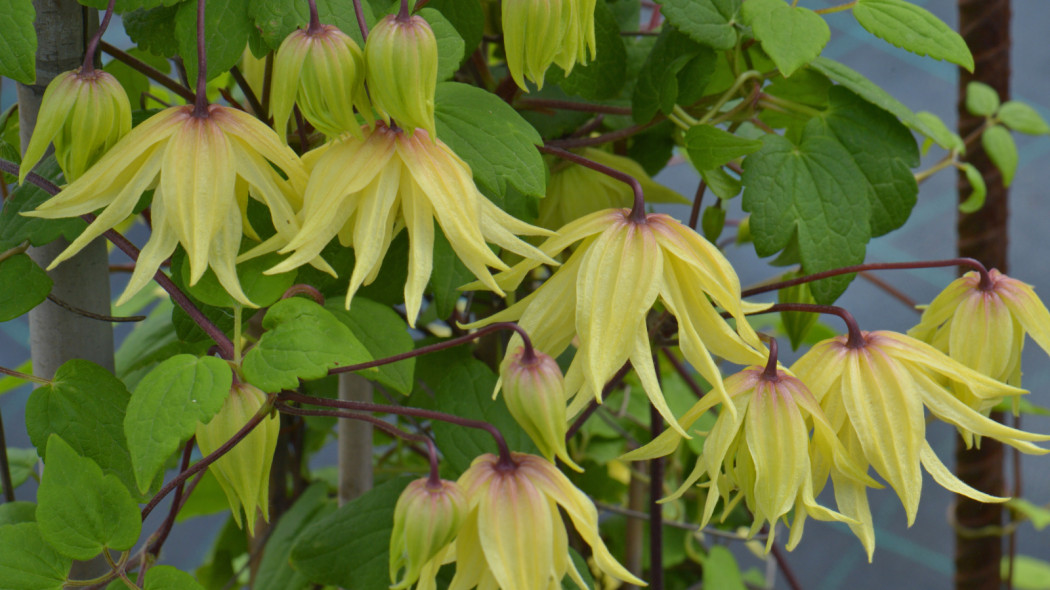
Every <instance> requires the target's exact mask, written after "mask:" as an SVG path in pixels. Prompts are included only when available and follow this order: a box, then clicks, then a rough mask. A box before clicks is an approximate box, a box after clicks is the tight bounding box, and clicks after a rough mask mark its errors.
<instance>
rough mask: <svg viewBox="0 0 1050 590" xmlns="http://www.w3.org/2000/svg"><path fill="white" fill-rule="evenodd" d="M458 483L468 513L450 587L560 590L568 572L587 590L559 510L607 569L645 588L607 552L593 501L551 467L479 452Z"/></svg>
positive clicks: (531, 460)
mask: <svg viewBox="0 0 1050 590" xmlns="http://www.w3.org/2000/svg"><path fill="white" fill-rule="evenodd" d="M459 484H460V486H461V487H462V488H463V492H464V493H465V494H466V496H467V502H468V511H469V512H468V514H467V516H466V518H465V519H464V521H463V526H462V528H461V529H460V532H459V536H458V537H457V538H456V546H455V559H456V575H455V577H453V578H452V583H451V584H450V585H449V590H469V589H470V588H492V589H495V588H502V589H503V590H537V589H540V590H555V589H559V588H561V587H562V578H564V577H565V575H566V574H568V575H569V577H570V579H572V580H573V582H575V583H576V585H577V586H578V587H579V588H580V589H581V590H584V589H586V588H587V585H586V583H585V582H584V581H583V579H582V577H581V576H580V573H579V572H578V571H577V570H576V566H575V565H574V564H573V563H572V558H571V557H570V556H569V542H568V535H567V533H566V531H565V525H564V521H563V520H562V517H561V514H559V508H560V509H561V510H564V511H565V514H566V515H568V517H569V520H571V521H572V524H573V526H574V527H575V528H576V532H577V533H578V534H579V536H580V538H582V539H583V541H584V542H585V543H587V544H588V545H589V546H590V548H591V552H592V554H593V556H594V562H595V564H596V565H597V566H598V568H599V569H600V570H601V571H602V572H604V573H605V574H607V575H609V576H611V577H613V578H615V579H617V580H621V581H623V582H627V583H629V584H635V585H638V586H644V585H645V582H643V581H642V580H639V579H638V578H636V577H635V576H634V575H632V574H631V573H630V572H629V571H627V570H626V569H625V568H624V567H623V566H622V565H620V563H619V562H618V561H616V558H614V557H613V556H612V554H611V553H609V549H608V548H607V547H606V546H605V542H604V541H602V538H601V536H600V535H599V532H598V510H597V509H596V508H595V507H594V503H593V502H592V501H591V499H590V498H588V497H587V495H586V494H584V493H583V492H581V491H580V490H579V489H578V488H576V486H574V485H573V484H572V482H570V481H569V480H568V478H566V477H565V475H564V474H563V473H562V472H561V471H559V470H558V468H557V467H555V466H554V465H553V464H551V463H550V462H548V461H546V460H544V459H541V458H540V457H537V456H535V455H526V454H523V453H512V461H511V464H504V463H502V462H501V461H500V460H499V458H497V457H496V456H494V455H482V456H480V457H478V458H477V459H475V460H474V462H473V463H472V464H471V466H470V468H469V469H467V470H466V471H465V472H463V475H461V476H460V478H459Z"/></svg>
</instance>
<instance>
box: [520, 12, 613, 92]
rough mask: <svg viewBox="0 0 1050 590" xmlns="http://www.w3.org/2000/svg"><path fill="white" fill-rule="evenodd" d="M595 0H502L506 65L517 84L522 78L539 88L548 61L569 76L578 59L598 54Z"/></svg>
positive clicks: (526, 89)
mask: <svg viewBox="0 0 1050 590" xmlns="http://www.w3.org/2000/svg"><path fill="white" fill-rule="evenodd" d="M595 4H596V0H505V1H504V2H503V47H504V50H505V51H506V54H507V69H508V70H510V75H511V77H512V78H514V82H515V83H516V84H517V85H518V87H519V88H521V89H522V90H525V91H526V92H528V86H527V85H526V84H525V78H526V77H527V78H528V79H529V80H532V81H533V82H534V83H536V86H537V87H538V88H540V89H542V88H543V77H544V75H545V74H546V73H547V69H548V68H550V67H551V64H554V63H556V64H558V66H559V67H560V68H561V69H562V70H564V71H565V75H566V76H568V75H569V73H570V72H572V69H573V67H574V66H575V65H576V64H577V63H579V64H582V65H587V55H588V53H590V59H594V58H595V56H596V55H597V44H596V42H595V37H594V9H595Z"/></svg>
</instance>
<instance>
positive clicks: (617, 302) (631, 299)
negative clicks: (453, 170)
mask: <svg viewBox="0 0 1050 590" xmlns="http://www.w3.org/2000/svg"><path fill="white" fill-rule="evenodd" d="M575 242H581V244H580V246H579V248H577V250H576V251H575V252H574V253H573V254H572V255H571V256H570V257H569V259H568V261H566V262H565V264H564V265H562V267H561V268H559V269H558V270H557V271H555V272H554V274H553V275H552V276H551V277H550V278H549V279H547V281H546V282H545V283H544V284H543V285H541V286H540V287H539V288H538V289H536V290H535V291H534V292H533V293H531V294H529V295H528V296H527V297H525V298H524V299H522V300H521V301H519V302H517V303H515V304H514V305H512V306H510V307H509V308H507V309H505V310H503V311H501V312H499V313H496V314H494V315H492V316H490V317H488V318H486V319H484V320H481V321H478V322H475V323H473V324H470V325H468V326H467V327H468V328H476V327H481V326H484V325H488V324H491V323H494V322H506V321H517V322H518V325H520V326H521V327H522V328H523V329H524V330H525V331H526V332H527V333H528V334H529V336H530V338H531V339H532V342H533V345H534V346H535V347H536V348H538V349H541V350H544V351H546V352H548V353H549V354H551V355H552V356H558V355H560V354H561V353H562V352H563V351H565V349H566V348H568V346H569V343H570V342H572V340H573V338H574V337H576V336H577V335H578V336H579V338H580V346H579V349H578V350H577V352H576V356H575V357H574V358H573V360H572V364H571V365H570V366H569V370H568V373H566V375H565V389H566V394H567V395H568V396H569V397H570V399H571V400H572V401H571V404H570V406H569V410H568V415H569V416H570V417H571V416H573V415H575V414H576V413H578V412H579V411H580V410H582V409H583V408H584V407H585V406H586V405H587V404H588V403H589V402H590V401H591V400H592V399H594V400H597V401H599V402H600V401H601V392H602V388H603V387H604V385H605V383H607V382H608V381H609V380H610V379H611V378H612V377H613V375H614V374H615V373H616V371H618V370H619V369H620V367H621V366H623V364H624V363H625V362H627V361H628V360H630V361H631V365H632V366H633V367H634V370H635V372H636V373H637V374H638V378H639V379H640V380H641V382H642V386H643V387H644V389H645V392H646V395H648V397H649V400H650V402H652V404H653V406H654V407H656V408H657V410H658V411H659V412H660V414H661V415H663V417H664V419H665V420H667V421H668V423H669V424H671V425H672V427H673V428H674V429H675V431H676V432H677V433H678V435H680V436H685V437H688V435H686V432H685V428H688V427H689V426H690V425H691V422H690V423H688V424H684V423H681V424H680V422H679V421H678V420H677V419H676V418H675V417H674V415H672V414H671V410H670V408H669V407H668V406H667V402H666V401H665V400H664V396H663V392H662V391H661V389H660V384H659V382H658V381H657V378H656V372H655V370H654V369H653V362H652V352H651V350H650V347H649V336H648V332H647V329H646V321H645V320H646V315H647V314H648V313H649V309H650V308H652V306H653V304H654V303H655V302H656V300H657V298H659V299H660V300H661V301H663V303H664V305H665V307H666V308H667V311H669V312H670V313H671V314H673V315H674V316H675V317H676V318H678V333H679V342H680V346H681V348H682V353H683V354H684V355H685V357H686V359H688V360H689V362H690V363H691V364H692V365H693V366H694V367H696V369H697V371H699V373H700V375H701V376H703V378H704V379H706V380H707V382H708V383H710V384H711V386H712V387H713V388H714V391H715V394H716V396H717V397H718V399H719V400H720V401H724V402H729V400H730V398H729V394H728V393H727V392H726V390H725V387H724V386H723V384H722V376H721V373H720V372H719V370H718V367H717V366H716V365H715V362H714V360H713V359H712V357H711V353H714V354H716V355H718V356H721V357H722V358H725V359H727V360H729V361H731V362H734V363H737V364H742V365H751V364H760V363H763V362H765V360H766V355H765V353H764V350H765V347H764V345H763V344H762V343H761V342H760V341H759V339H758V335H757V334H755V331H754V330H753V329H752V328H751V326H750V325H749V324H748V323H747V320H746V319H745V318H744V314H745V313H746V312H748V311H757V310H758V309H764V308H765V307H766V306H752V305H748V304H745V303H743V302H742V301H741V300H740V281H739V279H737V276H736V272H734V271H733V267H732V266H730V265H729V262H728V261H727V260H726V259H725V257H724V256H722V253H721V252H719V251H718V249H717V248H715V247H714V246H713V245H711V243H710V242H708V241H707V240H705V239H704V238H703V237H701V236H700V235H698V234H697V233H696V232H694V231H692V230H691V229H689V228H687V227H685V226H684V225H682V224H681V223H679V222H677V221H676V220H674V219H673V218H672V217H670V216H668V215H664V214H660V213H650V214H648V215H647V216H646V217H645V221H644V222H636V221H634V220H632V219H631V212H630V210H628V209H606V210H604V211H598V212H596V213H592V214H591V215H588V216H586V217H582V218H580V219H578V220H576V221H574V222H572V223H569V224H568V225H566V226H565V227H563V228H562V229H561V230H559V232H558V235H556V236H554V237H551V238H548V239H547V241H545V242H544V243H543V244H542V245H541V246H540V250H542V251H543V253H544V254H547V255H549V256H555V255H557V254H558V253H560V252H562V251H563V250H565V249H566V248H568V247H569V246H570V245H572V244H573V243H575ZM539 264H540V262H538V261H537V260H525V261H522V262H521V263H519V264H517V265H515V266H514V268H512V269H511V270H509V271H506V272H503V273H500V274H499V275H497V276H496V282H497V283H498V284H499V286H500V287H501V288H503V289H508V290H509V289H514V288H516V287H517V286H518V285H519V284H520V283H521V281H522V280H524V279H525V277H526V276H527V275H528V274H529V272H530V271H531V270H532V269H534V268H535V267H536V266H538V265H539ZM470 286H475V285H470ZM566 302H575V305H571V304H569V305H567V304H566ZM716 305H717V306H718V307H720V308H722V309H724V310H725V311H726V312H728V313H729V314H730V315H731V316H732V317H733V318H734V319H735V320H736V329H733V328H731V327H730V326H729V324H727V323H726V321H725V320H724V319H722V317H721V315H720V314H719V312H718V311H717V310H716V309H715V306H716ZM701 335H702V336H701ZM520 345H521V339H520V338H519V337H518V336H517V335H514V336H512V337H511V342H510V345H509V347H508V350H516V349H517V347H518V346H520ZM508 359H509V355H508V357H506V358H505V359H504V361H503V362H504V364H506V363H507V362H508ZM729 406H732V404H731V403H728V404H727V407H729ZM730 411H733V409H732V407H730ZM674 444H677V440H675V441H674Z"/></svg>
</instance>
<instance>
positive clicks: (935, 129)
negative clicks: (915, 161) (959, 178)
mask: <svg viewBox="0 0 1050 590" xmlns="http://www.w3.org/2000/svg"><path fill="white" fill-rule="evenodd" d="M915 117H916V118H917V119H918V120H920V121H922V123H923V125H925V126H926V130H927V131H926V133H927V135H926V137H927V139H926V142H925V143H924V144H923V146H922V151H923V153H926V150H927V149H928V148H929V146H930V142H933V143H936V144H937V145H939V146H941V147H942V148H944V149H946V150H948V151H952V150H954V151H956V152H958V153H960V154H964V153H966V144H964V143H963V140H962V138H961V137H959V134H958V133H955V132H954V131H952V130H951V129H948V126H947V125H945V124H944V121H942V120H941V118H940V117H938V116H937V115H935V114H933V113H931V112H929V111H919V112H918V113H915Z"/></svg>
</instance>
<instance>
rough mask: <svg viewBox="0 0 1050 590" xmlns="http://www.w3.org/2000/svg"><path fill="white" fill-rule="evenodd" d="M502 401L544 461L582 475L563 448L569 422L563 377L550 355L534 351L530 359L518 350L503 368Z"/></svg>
mask: <svg viewBox="0 0 1050 590" xmlns="http://www.w3.org/2000/svg"><path fill="white" fill-rule="evenodd" d="M502 378H503V401H505V402H506V403H507V409H508V410H510V415H511V416H514V420H516V421H517V422H518V424H520V425H521V427H522V429H523V430H525V432H526V433H528V435H529V437H530V438H532V442H534V443H536V448H538V449H539V450H540V454H542V455H543V456H544V457H546V458H547V459H549V460H551V461H553V460H554V457H555V456H557V457H558V458H559V459H561V460H562V461H564V462H565V464H566V465H568V466H570V467H572V468H573V469H575V470H577V471H582V469H580V467H579V466H578V465H576V463H575V462H573V460H572V458H570V457H569V452H568V451H567V450H566V448H565V433H566V431H567V430H568V422H567V419H566V417H565V406H566V404H567V402H568V400H567V398H566V395H565V377H564V376H563V375H562V373H561V369H560V368H559V367H558V363H557V362H555V361H554V359H552V358H551V357H550V356H549V355H546V354H544V353H542V352H540V351H538V350H534V351H533V354H532V355H531V358H529V356H528V355H526V353H525V348H524V347H519V348H518V349H517V351H515V352H514V353H513V354H510V355H508V356H507V360H506V361H505V362H504V364H503V370H502Z"/></svg>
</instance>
